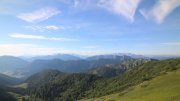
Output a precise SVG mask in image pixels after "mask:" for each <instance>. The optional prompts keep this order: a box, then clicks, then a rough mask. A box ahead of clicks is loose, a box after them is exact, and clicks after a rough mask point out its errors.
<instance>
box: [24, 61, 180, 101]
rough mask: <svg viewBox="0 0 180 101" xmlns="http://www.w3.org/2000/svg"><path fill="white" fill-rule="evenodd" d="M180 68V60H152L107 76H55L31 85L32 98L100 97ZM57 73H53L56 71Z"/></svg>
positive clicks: (55, 100)
mask: <svg viewBox="0 0 180 101" xmlns="http://www.w3.org/2000/svg"><path fill="white" fill-rule="evenodd" d="M179 68H180V59H169V60H163V61H157V60H152V61H150V62H147V63H145V64H143V65H141V66H138V67H135V68H131V69H129V70H128V71H127V72H125V73H124V74H122V75H119V76H115V77H111V78H106V77H98V76H95V75H90V74H89V75H88V74H71V75H65V76H62V75H61V76H57V75H56V76H55V77H52V78H54V79H52V78H51V79H50V78H47V81H46V80H45V82H42V81H43V80H40V81H41V82H42V83H40V82H39V83H38V84H39V85H33V84H32V85H31V86H29V89H28V93H29V95H30V98H31V99H38V100H40V99H41V101H76V100H78V99H81V98H92V97H99V96H103V95H107V94H112V93H115V92H121V91H123V90H125V89H127V88H129V87H132V86H134V85H137V84H140V83H142V82H143V81H146V80H150V79H152V78H154V77H156V76H158V75H162V74H164V72H168V71H172V70H176V69H179ZM53 74H54V73H53Z"/></svg>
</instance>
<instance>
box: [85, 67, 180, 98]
mask: <svg viewBox="0 0 180 101" xmlns="http://www.w3.org/2000/svg"><path fill="white" fill-rule="evenodd" d="M81 101H180V70H176V71H173V72H168V73H164V74H162V75H160V76H158V77H156V78H154V79H152V80H150V81H145V82H143V83H141V84H139V85H138V86H135V87H131V88H129V89H126V90H125V91H123V92H121V93H116V94H111V95H107V96H103V97H100V98H94V99H88V100H87V99H83V100H81Z"/></svg>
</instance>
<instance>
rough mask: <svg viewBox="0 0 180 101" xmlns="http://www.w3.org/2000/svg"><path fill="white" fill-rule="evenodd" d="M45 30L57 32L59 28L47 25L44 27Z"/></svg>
mask: <svg viewBox="0 0 180 101" xmlns="http://www.w3.org/2000/svg"><path fill="white" fill-rule="evenodd" d="M45 28H46V29H50V30H58V29H59V27H58V26H54V25H49V26H46V27H45Z"/></svg>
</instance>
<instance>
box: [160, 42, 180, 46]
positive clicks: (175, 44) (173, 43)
mask: <svg viewBox="0 0 180 101" xmlns="http://www.w3.org/2000/svg"><path fill="white" fill-rule="evenodd" d="M162 44H163V45H168V46H180V42H166V43H162Z"/></svg>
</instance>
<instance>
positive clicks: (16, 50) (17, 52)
mask: <svg viewBox="0 0 180 101" xmlns="http://www.w3.org/2000/svg"><path fill="white" fill-rule="evenodd" d="M61 50H62V49H61V48H49V47H43V46H38V45H33V44H0V55H13V56H21V55H47V54H55V53H59V52H60V51H61Z"/></svg>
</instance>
